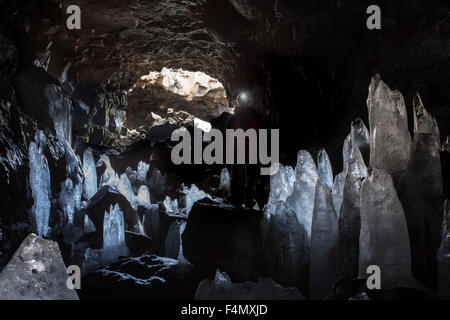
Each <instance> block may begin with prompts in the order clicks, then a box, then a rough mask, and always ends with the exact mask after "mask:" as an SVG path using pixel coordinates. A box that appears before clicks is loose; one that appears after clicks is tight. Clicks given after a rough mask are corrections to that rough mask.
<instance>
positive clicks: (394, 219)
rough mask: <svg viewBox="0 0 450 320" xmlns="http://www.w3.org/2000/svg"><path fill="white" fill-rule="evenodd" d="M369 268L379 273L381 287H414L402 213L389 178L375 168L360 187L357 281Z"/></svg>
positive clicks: (382, 171) (406, 231)
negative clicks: (373, 267)
mask: <svg viewBox="0 0 450 320" xmlns="http://www.w3.org/2000/svg"><path fill="white" fill-rule="evenodd" d="M371 265H377V266H379V267H380V269H381V270H382V275H383V276H382V285H383V288H386V289H388V288H393V287H411V286H414V285H415V284H416V281H415V280H414V279H413V276H412V272H411V252H410V245H409V236H408V228H407V225H406V219H405V213H404V212H403V207H402V204H401V203H400V200H399V198H398V196H397V192H396V191H395V188H394V183H393V182H392V178H391V176H390V175H389V174H388V173H386V172H385V171H384V170H379V169H373V170H372V172H371V173H370V175H369V177H368V178H367V179H366V180H365V181H364V183H363V184H362V187H361V234H360V237H359V276H360V277H361V278H366V277H367V268H368V267H369V266H371Z"/></svg>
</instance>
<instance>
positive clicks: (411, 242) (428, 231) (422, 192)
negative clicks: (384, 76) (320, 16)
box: [263, 76, 450, 298]
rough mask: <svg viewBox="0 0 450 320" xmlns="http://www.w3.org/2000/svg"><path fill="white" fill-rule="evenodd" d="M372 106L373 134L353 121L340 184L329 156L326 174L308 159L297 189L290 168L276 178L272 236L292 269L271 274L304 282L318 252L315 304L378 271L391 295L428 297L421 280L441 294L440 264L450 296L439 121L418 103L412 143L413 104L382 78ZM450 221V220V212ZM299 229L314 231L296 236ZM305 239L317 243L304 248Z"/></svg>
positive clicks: (269, 244) (374, 85)
mask: <svg viewBox="0 0 450 320" xmlns="http://www.w3.org/2000/svg"><path fill="white" fill-rule="evenodd" d="M367 104H368V110H369V122H370V131H369V130H368V129H367V127H366V126H365V125H364V123H363V122H362V120H361V119H356V120H355V121H353V122H352V124H351V130H350V133H349V135H348V136H347V138H346V139H345V141H344V143H343V148H342V157H343V171H342V172H340V173H339V174H337V175H336V176H335V177H334V181H333V175H332V170H331V165H330V164H329V160H328V156H327V155H326V152H325V150H321V151H320V152H319V155H318V162H317V168H316V165H315V163H314V161H313V159H312V157H311V155H310V154H309V153H308V152H307V151H300V152H299V153H298V158H297V165H296V168H295V177H294V179H293V181H294V182H293V184H290V179H289V177H288V173H287V172H288V170H287V169H288V168H289V167H285V166H283V165H280V170H279V171H278V173H277V174H275V175H273V176H271V180H270V194H269V200H268V203H267V205H266V207H265V217H266V219H265V220H264V221H265V223H264V224H263V235H264V237H265V239H266V248H267V250H268V252H269V256H270V258H272V261H278V263H279V264H283V270H284V272H283V276H280V274H279V273H280V272H279V271H277V270H278V269H279V267H277V266H276V265H273V266H271V267H270V270H271V271H272V274H273V276H274V278H277V277H278V280H279V281H284V282H291V283H293V282H295V281H294V280H293V279H296V281H298V279H302V276H301V275H300V274H296V273H292V272H291V270H293V269H294V270H297V271H296V272H299V270H301V269H302V267H301V266H302V264H301V263H300V261H299V260H298V256H297V255H298V249H299V248H300V247H299V246H303V248H305V250H304V252H303V254H306V252H309V253H308V257H307V258H305V257H303V259H308V264H309V288H310V292H309V293H310V296H311V297H312V298H323V297H324V296H325V295H326V293H327V292H329V290H330V288H331V287H332V286H333V284H334V283H335V282H336V280H337V279H339V278H340V277H342V276H348V277H351V278H354V277H358V276H359V277H360V278H367V277H368V274H367V267H368V266H370V265H377V266H379V267H380V268H381V270H382V274H383V276H382V277H383V288H391V287H398V286H404V287H415V288H423V286H422V285H421V284H419V283H418V281H417V280H420V281H421V282H422V283H424V284H427V285H428V286H429V287H432V284H433V281H435V279H434V278H433V273H434V271H433V270H435V269H437V268H436V266H435V264H436V261H437V263H438V268H439V271H440V274H439V286H440V291H441V295H443V296H450V294H449V293H448V292H449V290H447V289H445V288H448V287H449V286H450V284H449V283H450V280H449V279H450V277H449V273H448V272H447V270H448V268H449V267H448V266H449V265H450V262H449V261H450V259H449V258H448V257H449V256H450V254H449V252H450V249H448V248H450V245H449V243H450V240H449V239H450V236H448V234H449V232H448V229H447V228H444V230H445V231H441V229H442V228H441V225H442V212H443V211H444V210H442V204H443V202H444V201H443V191H442V190H443V186H442V172H441V166H440V157H439V150H440V146H439V141H440V140H439V128H438V126H437V122H436V120H435V119H434V117H433V116H432V115H431V114H429V113H428V111H427V110H426V109H425V108H424V106H423V103H422V101H421V100H420V97H419V96H418V95H417V96H416V98H415V99H414V139H413V140H412V143H411V137H410V135H409V131H408V123H407V116H406V107H405V103H404V101H403V97H402V95H401V93H400V92H398V91H391V90H390V89H389V87H388V86H387V85H386V84H384V83H383V81H381V79H380V77H379V76H374V78H373V79H372V82H371V85H370V88H369V98H368V101H367ZM442 150H444V151H445V150H446V149H445V147H443V149H442ZM369 162H370V168H369V169H368V167H367V165H369ZM294 213H295V217H296V218H297V219H295V221H293V220H292V216H293V214H294ZM445 213H446V215H447V217H448V216H449V214H448V207H447V209H446V211H445ZM448 220H449V221H450V218H448ZM296 223H299V225H301V226H302V227H303V229H304V230H303V231H302V230H301V229H298V228H297V229H296V231H294V232H293V230H292V228H293V226H296ZM447 224H450V222H447ZM294 229H295V228H294ZM274 230H276V232H275V234H276V235H275V236H274ZM295 232H297V233H298V234H297V236H296V235H295ZM303 232H306V233H307V235H308V237H306V239H307V240H309V243H307V242H305V240H300V238H301V237H300V235H302V234H303ZM441 233H443V240H442V242H441ZM289 242H291V244H288V243H289ZM305 244H307V245H306V246H305ZM439 245H440V249H439V253H438V255H437V257H438V259H436V252H437V248H438V247H439ZM277 252H278V257H277ZM279 252H282V253H281V254H280V253H279ZM274 255H275V256H274ZM279 256H281V257H282V258H280V257H279ZM414 257H416V261H415V260H414ZM277 259H279V260H277ZM296 259H297V260H296ZM433 264H434V265H433ZM414 267H415V268H414ZM414 270H416V271H414ZM413 272H414V275H413ZM421 273H423V274H421ZM421 275H426V276H425V277H424V278H423V279H422V278H420V276H421ZM418 276H419V278H418ZM443 287H445V288H443ZM446 290H447V291H446Z"/></svg>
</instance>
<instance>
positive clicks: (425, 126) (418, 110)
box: [413, 93, 441, 145]
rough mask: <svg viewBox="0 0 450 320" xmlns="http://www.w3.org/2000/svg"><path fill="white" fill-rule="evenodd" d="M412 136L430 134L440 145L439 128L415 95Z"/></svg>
mask: <svg viewBox="0 0 450 320" xmlns="http://www.w3.org/2000/svg"><path fill="white" fill-rule="evenodd" d="M413 106H414V134H417V133H430V134H432V135H433V136H434V138H435V139H436V142H437V144H438V145H441V138H440V133H439V127H438V124H437V121H436V119H435V117H433V116H432V115H431V114H430V113H429V112H428V111H427V110H426V109H425V107H424V106H423V103H422V99H421V98H420V96H419V94H418V93H416V95H415V97H414V100H413Z"/></svg>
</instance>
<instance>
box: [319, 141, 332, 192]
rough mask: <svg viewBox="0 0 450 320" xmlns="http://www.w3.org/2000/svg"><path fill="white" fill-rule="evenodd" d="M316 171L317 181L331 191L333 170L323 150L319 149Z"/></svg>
mask: <svg viewBox="0 0 450 320" xmlns="http://www.w3.org/2000/svg"><path fill="white" fill-rule="evenodd" d="M317 170H318V173H319V180H320V181H322V182H323V183H325V185H326V186H327V187H328V188H329V189H330V190H333V169H332V168H331V163H330V159H329V158H328V154H327V152H326V151H325V149H321V150H320V151H319V155H318V156H317Z"/></svg>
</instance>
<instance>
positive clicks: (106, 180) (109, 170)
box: [96, 154, 120, 187]
mask: <svg viewBox="0 0 450 320" xmlns="http://www.w3.org/2000/svg"><path fill="white" fill-rule="evenodd" d="M103 164H104V165H105V167H106V169H105V171H104V172H103V174H102V176H101V177H100V187H104V186H114V187H117V186H118V184H119V180H120V179H119V176H118V175H117V173H116V172H115V171H114V169H113V167H112V166H111V161H110V159H109V157H108V156H107V155H106V154H102V155H101V156H100V160H99V161H98V162H97V165H96V166H97V167H100V166H101V165H103Z"/></svg>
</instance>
